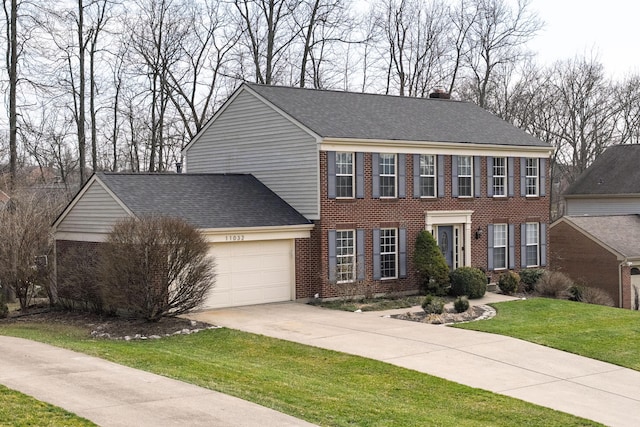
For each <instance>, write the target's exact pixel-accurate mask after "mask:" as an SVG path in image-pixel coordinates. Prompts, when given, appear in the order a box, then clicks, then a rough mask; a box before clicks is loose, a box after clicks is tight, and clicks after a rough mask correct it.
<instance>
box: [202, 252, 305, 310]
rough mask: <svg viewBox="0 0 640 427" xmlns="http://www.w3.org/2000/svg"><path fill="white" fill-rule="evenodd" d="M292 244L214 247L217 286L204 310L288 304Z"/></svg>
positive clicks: (290, 289) (290, 287)
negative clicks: (250, 305)
mask: <svg viewBox="0 0 640 427" xmlns="http://www.w3.org/2000/svg"><path fill="white" fill-rule="evenodd" d="M291 250H292V242H291V241H290V240H277V241H266V242H232V243H218V244H214V245H213V247H212V249H211V251H210V252H211V254H212V255H213V256H214V257H215V260H216V265H217V268H216V273H217V274H216V286H215V287H214V289H212V290H211V291H210V293H209V296H208V297H207V300H206V303H205V304H204V306H203V308H219V307H230V306H239V305H249V304H261V303H269V302H279V301H289V300H291V299H292V295H293V293H292V289H293V272H294V270H293V269H294V266H293V257H292V256H291Z"/></svg>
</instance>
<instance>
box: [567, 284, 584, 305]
mask: <svg viewBox="0 0 640 427" xmlns="http://www.w3.org/2000/svg"><path fill="white" fill-rule="evenodd" d="M584 288H585V287H584V286H580V285H573V286H571V287H570V288H569V295H568V297H567V298H568V299H569V300H571V301H577V302H580V299H581V298H582V292H583V291H584Z"/></svg>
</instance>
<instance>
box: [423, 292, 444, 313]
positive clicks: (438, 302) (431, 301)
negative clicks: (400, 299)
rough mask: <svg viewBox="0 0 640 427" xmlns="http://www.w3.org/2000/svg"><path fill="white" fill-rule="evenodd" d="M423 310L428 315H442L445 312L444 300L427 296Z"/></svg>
mask: <svg viewBox="0 0 640 427" xmlns="http://www.w3.org/2000/svg"><path fill="white" fill-rule="evenodd" d="M422 309H423V310H424V312H425V313H427V314H442V312H443V311H444V300H443V299H442V298H439V297H434V296H433V295H427V296H426V297H425V298H424V301H423V302H422Z"/></svg>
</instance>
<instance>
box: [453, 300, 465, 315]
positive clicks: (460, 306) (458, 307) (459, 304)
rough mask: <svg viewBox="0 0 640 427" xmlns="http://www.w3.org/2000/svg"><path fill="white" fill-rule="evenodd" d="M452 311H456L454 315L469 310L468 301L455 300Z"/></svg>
mask: <svg viewBox="0 0 640 427" xmlns="http://www.w3.org/2000/svg"><path fill="white" fill-rule="evenodd" d="M453 309H454V310H455V311H456V313H464V312H465V311H467V310H469V300H468V299H467V297H458V298H456V300H455V301H454V302H453Z"/></svg>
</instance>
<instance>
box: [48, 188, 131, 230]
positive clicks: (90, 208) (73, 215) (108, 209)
mask: <svg viewBox="0 0 640 427" xmlns="http://www.w3.org/2000/svg"><path fill="white" fill-rule="evenodd" d="M127 216H129V214H128V213H127V212H126V211H125V210H124V209H123V208H122V207H121V206H120V205H119V204H118V203H117V202H116V201H115V200H114V199H113V197H111V196H110V195H109V193H107V191H106V190H105V189H104V188H103V187H102V186H101V185H100V184H99V183H98V182H94V183H93V184H91V186H90V187H89V188H88V189H87V191H85V193H84V194H83V195H82V197H81V198H80V199H79V200H78V201H77V203H76V204H75V205H74V206H73V207H72V208H71V210H70V211H69V212H68V213H67V215H66V216H65V218H64V219H63V220H62V222H61V223H60V224H59V225H58V228H57V231H59V232H74V233H108V232H109V231H110V230H111V227H113V225H114V224H115V223H116V221H118V220H119V219H121V218H123V217H127Z"/></svg>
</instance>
